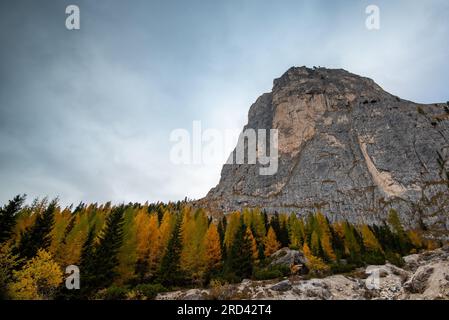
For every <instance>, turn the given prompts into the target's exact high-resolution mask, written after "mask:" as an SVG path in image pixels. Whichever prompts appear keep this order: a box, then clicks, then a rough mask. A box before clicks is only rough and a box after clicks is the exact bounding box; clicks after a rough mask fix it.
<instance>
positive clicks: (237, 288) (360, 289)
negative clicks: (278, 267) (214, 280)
mask: <svg viewBox="0 0 449 320" xmlns="http://www.w3.org/2000/svg"><path fill="white" fill-rule="evenodd" d="M404 260H405V265H404V267H402V268H399V267H396V266H394V265H391V264H386V265H382V266H368V267H367V268H364V269H361V270H356V272H353V273H352V274H351V275H333V276H330V277H326V278H323V279H310V280H304V279H302V278H301V277H297V276H296V277H291V278H289V279H284V280H272V281H249V280H245V281H243V282H242V283H240V284H235V285H223V286H219V287H215V288H213V289H207V290H205V289H191V290H186V291H176V292H169V293H164V294H159V295H158V296H157V299H161V300H164V299H252V300H253V299H256V300H257V299H281V300H347V299H389V300H390V299H394V300H396V299H447V300H449V247H446V248H442V249H437V250H434V251H430V252H426V253H422V254H415V255H411V256H407V257H405V258H404Z"/></svg>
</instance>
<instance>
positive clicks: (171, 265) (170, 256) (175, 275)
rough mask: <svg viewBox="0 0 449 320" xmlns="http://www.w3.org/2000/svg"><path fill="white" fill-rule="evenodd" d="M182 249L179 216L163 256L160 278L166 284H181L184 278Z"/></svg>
mask: <svg viewBox="0 0 449 320" xmlns="http://www.w3.org/2000/svg"><path fill="white" fill-rule="evenodd" d="M181 251H182V239H181V219H180V218H179V217H177V219H176V222H175V226H174V229H173V233H172V236H171V238H170V240H169V242H168V246H167V250H166V251H165V255H164V257H163V258H162V262H161V267H160V270H159V279H160V281H161V283H162V284H163V285H165V286H172V285H176V284H179V283H180V282H181V280H182V279H183V276H182V274H181V268H180V262H181Z"/></svg>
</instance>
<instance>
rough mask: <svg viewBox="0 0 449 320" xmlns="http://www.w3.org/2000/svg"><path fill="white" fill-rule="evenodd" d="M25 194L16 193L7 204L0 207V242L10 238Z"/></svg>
mask: <svg viewBox="0 0 449 320" xmlns="http://www.w3.org/2000/svg"><path fill="white" fill-rule="evenodd" d="M25 197H26V196H25V195H17V196H15V197H14V199H12V200H10V201H9V203H8V204H7V205H5V206H4V207H3V208H0V244H1V243H3V242H5V241H6V240H8V239H10V237H11V234H12V231H13V228H14V226H15V224H16V214H17V213H18V212H19V211H20V209H21V208H22V205H23V202H24V201H25Z"/></svg>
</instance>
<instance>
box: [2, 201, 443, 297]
mask: <svg viewBox="0 0 449 320" xmlns="http://www.w3.org/2000/svg"><path fill="white" fill-rule="evenodd" d="M24 201H25V196H16V197H15V198H14V199H12V200H10V201H9V203H8V204H6V205H4V206H3V207H1V209H0V295H1V298H9V299H52V298H56V299H58V298H59V299H92V298H105V299H106V298H131V299H140V298H142V299H146V298H153V297H154V296H155V295H156V294H157V293H158V292H162V291H164V290H168V289H174V288H180V287H200V286H208V285H211V284H213V283H217V282H219V283H224V282H238V281H241V280H242V279H245V278H252V279H269V278H276V277H280V276H286V275H289V274H290V272H291V270H290V269H289V268H286V267H285V266H284V267H282V266H279V267H272V266H270V261H271V255H272V254H273V253H275V252H276V251H278V250H279V249H280V248H283V247H289V248H291V249H294V250H300V251H301V252H303V254H304V256H305V258H306V261H307V262H306V266H305V267H306V269H307V270H308V273H309V275H310V276H325V275H328V274H331V273H337V272H346V271H350V270H352V269H354V268H356V267H359V266H362V265H366V264H383V263H385V261H386V260H388V261H390V262H392V263H395V264H398V265H400V264H401V263H402V258H401V257H402V256H404V255H406V254H409V253H412V252H417V251H419V250H423V249H432V248H435V247H437V246H438V243H435V241H432V240H426V239H424V238H423V237H422V231H421V230H405V229H404V227H403V226H402V224H401V221H400V219H399V215H398V213H397V212H396V211H394V210H391V211H390V214H389V216H388V219H387V220H386V221H385V222H384V223H383V224H381V225H371V226H369V225H366V224H361V225H354V224H351V223H349V222H346V221H342V222H333V223H331V222H330V221H329V220H328V219H327V218H326V216H325V215H323V214H322V213H320V212H316V213H313V214H308V215H306V216H299V215H297V214H296V213H292V214H278V213H276V214H274V215H268V214H267V213H266V212H264V211H263V210H259V209H243V210H242V211H236V212H233V213H230V214H227V215H225V216H223V217H222V218H221V219H218V220H213V219H212V218H210V217H209V216H208V215H207V212H206V211H205V210H203V209H195V208H192V206H191V205H190V204H189V203H188V202H186V201H180V202H170V203H150V204H149V203H145V204H138V203H130V204H127V205H124V204H122V205H112V204H111V203H106V204H102V205H99V204H84V203H80V204H79V205H78V206H76V207H73V206H70V207H66V208H62V207H61V206H60V205H59V204H58V200H57V199H54V200H52V201H49V200H47V199H43V200H34V201H33V203H31V204H30V205H24ZM69 265H76V266H78V267H79V270H80V283H81V286H80V289H79V290H68V289H67V288H66V287H65V285H64V269H65V267H66V266H69Z"/></svg>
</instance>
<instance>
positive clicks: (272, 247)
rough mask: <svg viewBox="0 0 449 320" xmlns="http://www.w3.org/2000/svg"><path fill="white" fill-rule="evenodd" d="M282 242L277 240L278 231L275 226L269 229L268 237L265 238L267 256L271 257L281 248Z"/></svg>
mask: <svg viewBox="0 0 449 320" xmlns="http://www.w3.org/2000/svg"><path fill="white" fill-rule="evenodd" d="M280 247H281V243H280V242H279V241H278V240H277V237H276V233H275V232H274V230H273V227H270V228H269V229H268V233H267V237H266V238H265V256H266V257H269V256H271V255H272V254H273V253H275V252H276V251H278V250H279V248H280Z"/></svg>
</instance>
